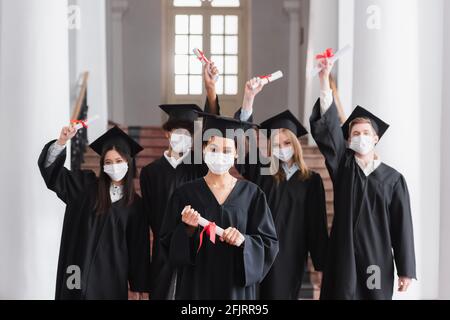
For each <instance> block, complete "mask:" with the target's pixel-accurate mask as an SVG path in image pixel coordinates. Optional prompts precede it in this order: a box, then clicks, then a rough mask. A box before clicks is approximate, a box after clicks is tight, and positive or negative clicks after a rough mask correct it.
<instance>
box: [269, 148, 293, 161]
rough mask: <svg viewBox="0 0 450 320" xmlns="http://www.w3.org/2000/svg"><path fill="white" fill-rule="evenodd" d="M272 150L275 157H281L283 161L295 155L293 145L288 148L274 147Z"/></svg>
mask: <svg viewBox="0 0 450 320" xmlns="http://www.w3.org/2000/svg"><path fill="white" fill-rule="evenodd" d="M272 152H273V155H274V156H275V157H277V158H278V159H280V160H281V161H283V162H288V161H289V160H291V159H292V157H293V156H294V148H293V147H287V148H280V147H274V148H273V151H272Z"/></svg>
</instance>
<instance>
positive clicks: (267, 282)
mask: <svg viewBox="0 0 450 320" xmlns="http://www.w3.org/2000/svg"><path fill="white" fill-rule="evenodd" d="M263 167H266V168H267V166H263V165H261V162H260V161H258V162H257V164H249V161H248V157H247V160H246V163H245V164H242V165H236V168H237V170H238V171H239V173H240V174H241V175H242V176H243V177H244V178H246V179H248V180H250V181H252V182H254V183H256V184H257V185H258V186H259V187H260V188H261V189H262V190H263V191H264V193H265V195H266V197H267V203H268V204H269V207H270V211H271V213H272V216H273V220H274V222H275V227H276V231H277V235H278V241H279V246H280V251H279V253H278V256H277V258H276V260H275V262H274V264H273V266H272V268H271V270H270V271H269V273H268V275H267V277H266V278H265V279H264V281H263V282H262V283H261V286H260V292H259V293H260V298H261V299H263V300H265V299H283V300H286V299H297V298H298V294H299V290H300V288H301V284H302V279H303V273H304V270H305V267H306V262H307V258H308V252H309V253H310V254H311V258H312V261H313V264H314V268H315V269H316V270H317V271H322V269H323V265H324V262H325V257H326V252H327V243H328V232H327V213H326V201H325V191H324V187H323V183H322V178H321V177H320V175H319V174H317V173H315V172H311V176H310V177H309V179H307V180H305V181H302V180H301V179H300V177H299V172H297V173H295V174H294V175H293V176H292V177H291V178H290V179H289V180H285V181H281V182H279V183H278V182H277V181H276V180H275V178H274V177H273V176H272V175H261V169H262V168H263Z"/></svg>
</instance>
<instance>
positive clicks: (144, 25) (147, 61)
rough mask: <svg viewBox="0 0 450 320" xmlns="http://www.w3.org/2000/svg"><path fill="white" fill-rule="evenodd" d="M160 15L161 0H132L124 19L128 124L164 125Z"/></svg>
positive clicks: (126, 118)
mask: <svg viewBox="0 0 450 320" xmlns="http://www.w3.org/2000/svg"><path fill="white" fill-rule="evenodd" d="M161 14H162V8H161V1H159V0H152V1H148V0H129V8H128V10H127V12H126V13H125V15H124V17H123V40H122V41H123V57H124V64H123V67H124V101H125V106H124V108H125V111H126V112H125V122H126V123H127V124H129V125H138V126H152V125H154V126H159V125H160V124H161V112H160V111H159V108H158V105H160V104H161V103H162V92H161V83H162V81H161V34H162V31H161V30H162V17H161ZM155 111H156V112H155Z"/></svg>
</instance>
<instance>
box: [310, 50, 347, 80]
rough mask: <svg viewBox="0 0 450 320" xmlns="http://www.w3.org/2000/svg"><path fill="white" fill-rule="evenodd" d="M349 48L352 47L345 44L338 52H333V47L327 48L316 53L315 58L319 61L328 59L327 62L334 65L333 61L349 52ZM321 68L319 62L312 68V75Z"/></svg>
mask: <svg viewBox="0 0 450 320" xmlns="http://www.w3.org/2000/svg"><path fill="white" fill-rule="evenodd" d="M351 49H352V46H351V45H346V46H345V47H344V48H342V49H341V50H339V51H338V52H336V53H335V54H333V49H331V48H330V49H327V50H326V51H325V52H324V53H322V54H318V55H317V56H316V60H319V62H321V61H323V60H328V62H330V63H331V64H332V65H334V63H335V62H336V61H338V60H339V59H340V58H342V57H343V56H344V55H346V54H347V53H349V52H350V51H351ZM322 70H323V67H322V66H321V65H320V63H319V65H318V66H317V67H315V68H314V69H313V71H312V76H313V77H315V76H316V75H317V74H319V73H320V72H321V71H322Z"/></svg>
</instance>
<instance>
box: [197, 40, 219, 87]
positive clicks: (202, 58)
mask: <svg viewBox="0 0 450 320" xmlns="http://www.w3.org/2000/svg"><path fill="white" fill-rule="evenodd" d="M192 51H193V52H194V54H195V55H196V56H197V58H198V60H200V61H201V63H202V65H206V64H207V63H210V62H209V60H208V58H206V57H205V54H204V53H203V52H202V51H200V49H197V48H195V49H194V50H192ZM208 73H209V74H210V75H211V70H208ZM217 80H219V75H218V74H217V75H216V76H215V77H214V81H216V82H217Z"/></svg>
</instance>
